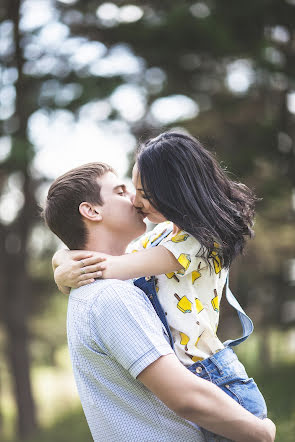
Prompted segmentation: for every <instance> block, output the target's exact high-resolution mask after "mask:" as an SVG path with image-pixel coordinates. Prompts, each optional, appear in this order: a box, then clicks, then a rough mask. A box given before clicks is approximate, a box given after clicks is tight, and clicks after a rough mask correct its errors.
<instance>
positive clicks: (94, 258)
mask: <svg viewBox="0 0 295 442" xmlns="http://www.w3.org/2000/svg"><path fill="white" fill-rule="evenodd" d="M105 260H106V258H105V257H103V256H101V257H100V256H97V255H95V256H92V257H91V258H85V259H83V258H82V262H81V260H80V266H81V267H89V266H91V265H94V264H98V263H99V262H103V261H105Z"/></svg>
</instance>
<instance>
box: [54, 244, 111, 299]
mask: <svg viewBox="0 0 295 442" xmlns="http://www.w3.org/2000/svg"><path fill="white" fill-rule="evenodd" d="M106 257H107V255H105V254H103V253H98V252H89V251H80V250H79V251H78V250H60V251H58V252H56V253H55V255H54V257H53V259H52V268H53V270H54V280H55V282H56V285H57V287H58V289H59V290H60V291H61V292H62V293H64V294H69V292H70V289H71V288H78V287H81V286H83V285H86V284H90V283H91V282H93V281H94V280H95V278H101V276H102V271H103V270H104V269H105V265H104V264H103V262H104V261H105V260H106Z"/></svg>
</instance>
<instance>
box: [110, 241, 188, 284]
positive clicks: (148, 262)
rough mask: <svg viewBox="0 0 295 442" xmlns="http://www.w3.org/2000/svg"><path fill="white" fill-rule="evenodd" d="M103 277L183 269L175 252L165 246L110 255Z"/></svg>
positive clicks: (128, 276) (132, 275)
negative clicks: (174, 254)
mask: <svg viewBox="0 0 295 442" xmlns="http://www.w3.org/2000/svg"><path fill="white" fill-rule="evenodd" d="M104 264H105V270H103V271H102V277H103V278H105V279H106V278H111V279H131V278H140V277H141V276H152V275H161V274H165V273H170V272H174V271H178V270H180V269H182V268H183V267H182V265H181V264H180V263H179V262H178V261H177V259H176V258H175V257H174V256H173V254H172V253H171V252H170V251H169V250H167V249H166V248H165V247H163V246H157V247H152V248H150V249H146V250H142V251H140V252H135V253H130V254H127V255H121V256H108V257H107V259H106V261H105V263H104Z"/></svg>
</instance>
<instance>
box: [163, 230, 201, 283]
mask: <svg viewBox="0 0 295 442" xmlns="http://www.w3.org/2000/svg"><path fill="white" fill-rule="evenodd" d="M161 246H164V247H165V248H166V249H168V250H169V251H170V252H171V253H172V254H173V255H174V256H175V258H176V259H177V261H178V262H179V263H180V264H181V265H182V267H183V268H182V269H181V270H179V271H178V272H175V273H174V272H173V274H175V275H177V277H182V276H184V275H188V274H189V273H192V276H193V277H196V278H197V277H199V276H200V274H201V273H200V272H201V271H202V269H204V268H205V267H207V266H208V264H207V263H206V261H205V260H204V259H203V258H201V257H200V256H199V253H200V250H201V244H200V243H199V241H198V240H196V238H194V237H193V236H192V235H190V234H189V233H187V232H184V231H180V232H178V233H177V234H175V235H174V236H172V237H170V239H168V240H164V241H162V242H161Z"/></svg>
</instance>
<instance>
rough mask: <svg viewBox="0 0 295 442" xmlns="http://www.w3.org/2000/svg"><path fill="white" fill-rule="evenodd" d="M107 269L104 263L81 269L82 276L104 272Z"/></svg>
mask: <svg viewBox="0 0 295 442" xmlns="http://www.w3.org/2000/svg"><path fill="white" fill-rule="evenodd" d="M105 269H106V265H105V264H104V263H98V264H94V265H92V266H85V267H82V268H81V269H80V271H81V273H82V275H83V274H84V275H86V274H87V273H94V272H98V271H100V272H101V271H102V270H105Z"/></svg>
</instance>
